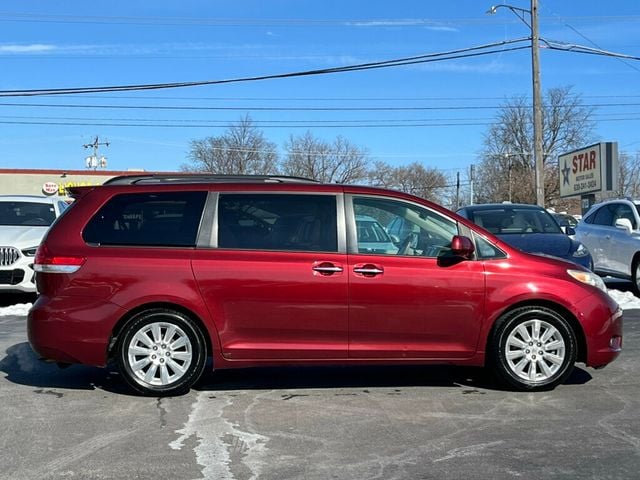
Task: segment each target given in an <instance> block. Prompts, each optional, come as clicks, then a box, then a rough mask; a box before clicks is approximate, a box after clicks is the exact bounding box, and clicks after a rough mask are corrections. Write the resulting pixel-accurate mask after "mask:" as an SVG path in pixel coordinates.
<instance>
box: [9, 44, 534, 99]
mask: <svg viewBox="0 0 640 480" xmlns="http://www.w3.org/2000/svg"><path fill="white" fill-rule="evenodd" d="M526 40H528V38H519V39H514V40H505V41H501V42H494V43H490V44H484V45H477V46H474V47H467V48H462V49H456V50H449V51H446V52H439V53H428V54H423V55H415V56H411V57H403V58H396V59H391V60H382V61H377V62H367V63H359V64H353V65H345V66H341V67H332V68H322V69H316V70H304V71H297V72H288V73H280V74H272V75H257V76H251V77H239V78H230V79H223V80H203V81H190V82H172V83H155V84H138V85H115V86H102V87H77V88H51V89H29V90H0V97H18V96H20V97H26V96H39V95H61V94H65V95H70V94H81V93H105V92H128V91H141V90H160V89H169V88H183V87H195V86H205V85H222V84H229V83H243V82H254V81H261V80H274V79H283V78H294V77H304V76H315V75H327V74H335V73H344V72H355V71H361V70H372V69H379V68H390V67H398V66H405V65H415V64H421V63H431V62H440V61H445V60H455V59H460V58H470V57H477V56H482V55H491V54H494V53H503V52H505V51H515V50H523V49H528V48H530V47H529V46H519V47H509V48H501V49H498V50H487V49H493V48H495V47H505V46H507V45H513V44H517V43H521V42H524V41H526Z"/></svg>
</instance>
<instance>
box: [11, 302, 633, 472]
mask: <svg viewBox="0 0 640 480" xmlns="http://www.w3.org/2000/svg"><path fill="white" fill-rule="evenodd" d="M25 322H26V318H25V317H24V316H2V317H0V373H1V376H0V405H1V407H0V412H1V415H0V478H2V479H83V480H89V479H138V478H139V479H154V480H155V479H162V480H171V479H215V480H228V479H238V480H239V479H258V478H259V479H274V480H275V479H278V480H284V479H318V480H326V479H332V478H333V479H358V480H361V479H412V480H415V479H486V478H492V479H503V478H504V479H507V478H527V479H528V478H541V479H558V478H561V479H575V478H580V479H587V478H589V479H590V478H593V479H596V478H597V479H637V478H639V475H640V473H639V472H640V414H639V411H640V410H639V406H640V405H639V404H640V380H639V376H638V371H637V370H638V365H639V364H640V310H627V311H625V326H624V350H623V353H622V354H621V356H620V357H619V358H618V359H617V360H616V361H615V362H614V363H612V364H611V365H609V366H608V367H606V368H605V369H603V370H593V369H587V368H586V367H584V365H578V366H577V368H576V369H575V370H574V372H573V374H572V376H571V377H570V378H569V380H568V381H567V382H566V383H565V384H564V385H560V386H559V387H558V388H556V389H555V390H554V391H551V392H544V393H521V392H512V391H507V390H504V389H502V388H501V387H500V386H498V385H496V384H495V383H494V382H493V380H492V379H491V376H490V375H487V374H486V372H484V370H482V369H475V368H457V367H415V366H411V367H331V368H319V367H313V368H267V369H253V370H234V371H220V372H214V373H208V374H207V375H205V376H204V378H203V379H202V380H201V381H200V382H199V383H198V385H197V386H196V388H194V389H193V390H192V391H191V392H190V393H189V394H187V395H184V396H181V397H175V398H166V399H156V398H143V397H137V396H133V395H131V394H130V393H129V391H128V390H126V388H125V386H124V383H123V382H122V380H121V379H120V378H119V375H118V374H117V373H116V372H115V370H114V369H113V368H106V369H100V368H92V367H85V366H71V367H69V368H67V369H64V370H61V369H59V368H58V367H57V366H55V365H52V364H47V363H43V362H40V361H39V360H38V359H37V357H36V355H35V354H34V353H33V352H32V350H31V349H30V347H29V345H28V343H27V340H26V332H25V326H26V324H25Z"/></svg>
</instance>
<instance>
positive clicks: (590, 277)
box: [567, 270, 607, 292]
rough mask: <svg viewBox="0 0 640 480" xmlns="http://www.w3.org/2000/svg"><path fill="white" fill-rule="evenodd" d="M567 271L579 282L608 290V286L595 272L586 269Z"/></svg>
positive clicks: (604, 290)
mask: <svg viewBox="0 0 640 480" xmlns="http://www.w3.org/2000/svg"><path fill="white" fill-rule="evenodd" d="M567 273H568V274H569V275H571V276H572V277H573V278H575V279H576V280H578V281H579V282H582V283H586V284H587V285H591V286H593V287H596V288H599V289H600V290H602V291H603V292H606V291H607V286H606V285H605V284H604V282H603V281H602V279H601V278H600V277H599V276H598V275H596V274H595V273H591V272H585V271H584V270H567Z"/></svg>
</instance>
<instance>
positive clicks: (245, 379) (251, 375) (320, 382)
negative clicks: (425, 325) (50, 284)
mask: <svg viewBox="0 0 640 480" xmlns="http://www.w3.org/2000/svg"><path fill="white" fill-rule="evenodd" d="M0 372H4V373H5V374H6V379H7V380H8V381H10V382H12V383H15V384H19V385H27V386H31V387H36V388H38V389H45V388H46V389H55V388H64V389H73V390H104V391H107V392H111V393H116V394H121V395H136V394H135V393H134V392H132V391H131V390H130V389H129V388H128V387H127V385H126V384H125V382H124V380H123V379H122V378H121V377H120V374H119V373H118V372H117V370H116V369H115V368H114V367H113V366H112V365H109V366H107V367H106V368H99V367H90V366H86V365H71V366H70V367H68V368H64V369H61V368H59V367H58V366H57V365H56V364H55V363H47V362H43V361H41V360H39V358H38V356H37V355H36V353H35V352H34V351H33V350H32V349H31V346H30V345H29V344H28V343H27V342H23V343H18V344H16V345H13V346H11V347H9V348H8V349H7V351H6V356H5V357H4V358H3V359H2V360H0ZM591 378H592V377H591V375H590V374H589V373H588V372H587V371H585V370H583V369H581V368H579V367H576V368H575V369H574V370H573V373H572V374H571V376H570V377H569V378H568V380H567V381H566V382H565V384H566V385H580V384H584V383H587V382H589V381H590V380H591ZM403 387H456V388H461V389H463V390H462V393H480V391H481V390H496V391H508V390H510V389H509V388H507V387H505V386H504V385H503V384H501V383H499V382H497V381H496V380H495V378H494V376H493V375H492V374H491V372H489V371H488V370H487V369H484V368H480V367H456V366H450V365H445V366H432V365H407V366H404V365H400V366H336V367H314V366H312V367H306V366H305V367H261V368H242V369H230V370H217V371H215V372H213V371H212V365H211V363H209V364H208V365H207V368H206V369H205V374H204V375H203V376H202V378H201V379H200V380H199V381H198V382H197V384H196V385H195V386H194V387H193V388H194V389H195V390H200V391H212V392H214V391H234V390H278V389H282V390H296V389H309V388H315V389H334V388H358V389H367V388H394V389H400V388H403Z"/></svg>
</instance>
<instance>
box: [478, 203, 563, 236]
mask: <svg viewBox="0 0 640 480" xmlns="http://www.w3.org/2000/svg"><path fill="white" fill-rule="evenodd" d="M471 220H473V222H474V223H476V224H478V225H480V226H481V227H484V228H485V229H487V230H489V231H490V232H491V233H495V234H498V235H502V234H512V233H516V234H522V233H563V232H562V230H561V229H560V226H559V225H558V223H557V222H556V221H555V219H554V218H553V217H552V216H551V214H550V213H548V212H547V211H545V210H543V209H540V210H536V209H531V208H517V207H505V208H495V209H491V210H477V211H475V212H473V213H472V218H471Z"/></svg>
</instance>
